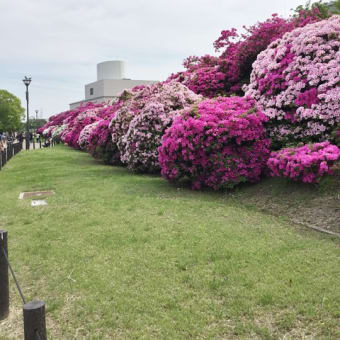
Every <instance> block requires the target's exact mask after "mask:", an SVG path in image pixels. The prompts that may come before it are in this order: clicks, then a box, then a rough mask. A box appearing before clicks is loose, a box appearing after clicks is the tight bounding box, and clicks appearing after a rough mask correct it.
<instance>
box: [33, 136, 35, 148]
mask: <svg viewBox="0 0 340 340" xmlns="http://www.w3.org/2000/svg"><path fill="white" fill-rule="evenodd" d="M33 150H35V136H34V135H33Z"/></svg>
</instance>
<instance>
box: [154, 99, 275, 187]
mask: <svg viewBox="0 0 340 340" xmlns="http://www.w3.org/2000/svg"><path fill="white" fill-rule="evenodd" d="M266 121H267V117H266V116H265V115H264V114H263V113H262V112H261V111H259V110H258V109H257V108H256V106H255V101H254V100H253V99H251V98H249V97H246V98H241V97H229V98H226V97H218V98H216V99H213V100H204V101H202V102H201V103H199V104H198V105H196V106H194V107H193V108H191V109H189V110H187V111H185V112H184V113H183V114H182V115H181V116H178V117H176V118H175V120H174V122H173V124H172V126H171V127H170V128H169V129H168V130H167V131H166V132H165V135H164V136H163V138H162V145H161V147H160V148H159V163H160V166H161V174H162V176H163V177H164V178H166V179H168V180H170V181H176V180H178V179H180V178H182V177H188V178H189V179H190V180H191V182H192V186H193V188H194V189H199V188H200V187H201V186H202V185H205V186H208V187H211V188H213V189H219V188H232V187H234V186H235V185H237V184H238V183H240V182H245V181H251V182H256V181H258V180H259V179H260V176H261V173H262V170H263V169H264V167H265V165H266V161H267V159H268V156H269V153H270V151H269V147H270V140H269V139H268V138H266V131H265V128H264V126H263V123H264V122H266Z"/></svg>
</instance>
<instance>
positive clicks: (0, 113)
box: [0, 90, 25, 131]
mask: <svg viewBox="0 0 340 340" xmlns="http://www.w3.org/2000/svg"><path fill="white" fill-rule="evenodd" d="M24 113H25V109H24V108H23V107H22V106H21V101H20V99H19V98H18V97H16V96H15V95H13V94H12V93H10V92H8V91H6V90H0V131H16V130H19V129H20V126H21V119H22V118H24Z"/></svg>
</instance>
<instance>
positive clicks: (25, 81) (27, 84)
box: [22, 76, 32, 150]
mask: <svg viewBox="0 0 340 340" xmlns="http://www.w3.org/2000/svg"><path fill="white" fill-rule="evenodd" d="M31 80H32V79H31V77H26V76H25V78H24V79H23V80H22V81H23V82H24V84H25V86H26V103H27V110H26V114H27V122H26V150H29V148H30V130H29V129H30V127H29V113H28V101H29V100H28V86H29V84H31Z"/></svg>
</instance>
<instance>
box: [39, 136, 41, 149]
mask: <svg viewBox="0 0 340 340" xmlns="http://www.w3.org/2000/svg"><path fill="white" fill-rule="evenodd" d="M39 147H40V149H41V137H40V136H39Z"/></svg>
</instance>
